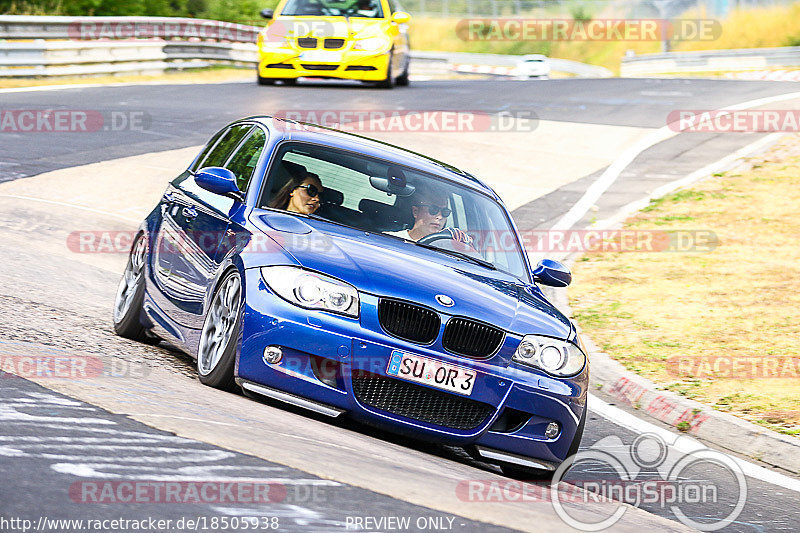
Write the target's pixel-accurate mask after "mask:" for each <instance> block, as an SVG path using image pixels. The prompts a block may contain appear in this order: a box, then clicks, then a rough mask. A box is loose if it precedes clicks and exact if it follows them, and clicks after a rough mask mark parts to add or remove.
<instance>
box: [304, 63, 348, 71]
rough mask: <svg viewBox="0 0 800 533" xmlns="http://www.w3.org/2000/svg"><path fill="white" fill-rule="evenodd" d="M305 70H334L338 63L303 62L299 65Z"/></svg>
mask: <svg viewBox="0 0 800 533" xmlns="http://www.w3.org/2000/svg"><path fill="white" fill-rule="evenodd" d="M300 66H302V67H303V68H304V69H306V70H336V69H337V68H339V65H309V64H303V65H300Z"/></svg>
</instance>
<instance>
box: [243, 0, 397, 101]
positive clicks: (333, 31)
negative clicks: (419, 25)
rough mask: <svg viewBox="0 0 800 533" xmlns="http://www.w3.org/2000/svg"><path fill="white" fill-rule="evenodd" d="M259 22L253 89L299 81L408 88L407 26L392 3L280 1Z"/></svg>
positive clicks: (386, 0) (390, 0)
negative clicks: (263, 25) (357, 82)
mask: <svg viewBox="0 0 800 533" xmlns="http://www.w3.org/2000/svg"><path fill="white" fill-rule="evenodd" d="M261 16H262V17H264V18H266V19H268V20H269V22H268V24H267V26H266V28H264V30H263V31H262V32H261V33H260V34H259V36H258V67H257V68H258V83H259V84H261V85H271V84H273V83H275V82H276V81H279V80H280V81H283V82H284V83H286V84H292V83H295V82H296V81H297V79H298V78H302V77H325V78H339V79H347V80H360V81H363V82H371V83H375V84H376V85H377V86H379V87H385V88H391V87H392V86H394V85H408V64H409V60H410V57H409V42H408V21H409V20H410V18H411V16H410V15H409V14H408V13H406V12H404V11H401V10H400V8H399V6H398V5H397V2H396V0H342V1H332V0H281V1H280V3H279V4H278V6H277V7H276V8H275V10H274V11H273V10H271V9H265V10H263V11H262V12H261Z"/></svg>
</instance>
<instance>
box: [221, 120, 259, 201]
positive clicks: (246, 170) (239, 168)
mask: <svg viewBox="0 0 800 533" xmlns="http://www.w3.org/2000/svg"><path fill="white" fill-rule="evenodd" d="M266 142H267V136H266V134H265V133H264V130H262V129H261V128H259V127H255V128H253V133H251V134H250V137H248V138H247V140H246V141H245V142H244V143H243V144H242V146H241V147H240V148H239V149H238V150H237V151H236V153H235V154H233V157H232V158H231V159H230V161H228V164H227V165H225V168H227V169H228V170H230V171H231V172H233V173H234V174H235V175H236V184H237V185H238V186H239V190H240V191H247V186H248V185H249V184H250V179H251V178H252V177H253V171H254V170H255V169H256V165H257V164H258V158H259V157H261V152H263V151H264V144H266Z"/></svg>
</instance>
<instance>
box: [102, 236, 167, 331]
mask: <svg viewBox="0 0 800 533" xmlns="http://www.w3.org/2000/svg"><path fill="white" fill-rule="evenodd" d="M146 262H147V239H145V237H144V235H139V237H138V238H137V239H136V240H135V241H134V243H133V246H131V251H130V254H129V255H128V263H127V264H126V265H125V272H124V273H123V274H122V279H121V280H120V282H119V286H118V287H117V297H116V300H115V301H114V316H113V321H114V331H115V332H116V334H117V335H119V336H120V337H125V338H127V339H131V340H134V341H138V342H144V343H147V344H158V342H159V340H160V339H159V338H158V337H154V336H151V335H148V331H147V328H145V327H144V326H143V325H142V322H141V321H140V320H139V319H140V317H141V315H142V307H143V306H142V304H143V303H144V291H145V280H144V277H145V263H146Z"/></svg>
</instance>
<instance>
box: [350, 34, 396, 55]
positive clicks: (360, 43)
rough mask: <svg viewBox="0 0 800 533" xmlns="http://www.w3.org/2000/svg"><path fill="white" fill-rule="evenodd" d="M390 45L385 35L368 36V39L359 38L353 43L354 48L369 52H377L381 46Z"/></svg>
mask: <svg viewBox="0 0 800 533" xmlns="http://www.w3.org/2000/svg"><path fill="white" fill-rule="evenodd" d="M387 46H389V41H387V40H386V39H384V38H383V37H368V38H367V39H359V40H357V41H356V44H355V45H353V50H365V51H367V52H376V51H378V50H380V49H381V48H385V47H387Z"/></svg>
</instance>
